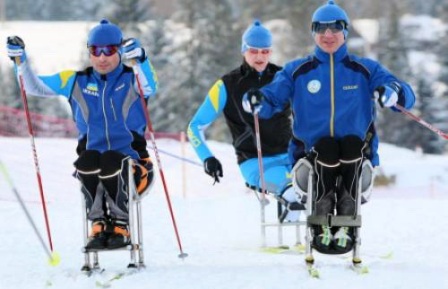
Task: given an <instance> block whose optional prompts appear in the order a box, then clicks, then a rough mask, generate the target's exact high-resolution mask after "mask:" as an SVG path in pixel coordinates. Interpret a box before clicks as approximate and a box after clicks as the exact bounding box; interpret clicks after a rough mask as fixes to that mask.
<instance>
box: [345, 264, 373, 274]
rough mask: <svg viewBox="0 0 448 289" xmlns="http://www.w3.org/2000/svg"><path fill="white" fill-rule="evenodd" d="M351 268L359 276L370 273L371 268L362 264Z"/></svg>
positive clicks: (352, 265) (353, 265)
mask: <svg viewBox="0 0 448 289" xmlns="http://www.w3.org/2000/svg"><path fill="white" fill-rule="evenodd" d="M349 268H350V269H351V270H352V271H353V272H355V273H357V274H358V275H362V274H367V273H369V267H367V266H366V265H362V264H351V265H350V266H349Z"/></svg>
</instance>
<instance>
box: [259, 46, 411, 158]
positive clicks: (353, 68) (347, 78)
mask: <svg viewBox="0 0 448 289" xmlns="http://www.w3.org/2000/svg"><path fill="white" fill-rule="evenodd" d="M393 81H397V82H399V83H400V84H401V86H402V93H400V95H399V100H398V103H399V104H401V105H402V106H404V107H405V108H406V109H410V108H411V107H412V106H413V105H414V102H415V96H414V93H413V91H412V89H411V87H410V86H409V85H408V84H407V83H405V82H403V81H401V80H398V79H397V78H396V77H395V76H394V75H392V74H391V73H390V72H389V71H388V70H386V69H385V68H384V67H382V66H381V65H380V64H379V63H378V62H376V61H374V60H371V59H367V58H361V57H357V56H355V55H352V54H348V52H347V47H346V45H345V44H344V45H343V46H341V47H340V48H339V49H338V51H336V52H335V53H334V54H328V53H325V52H324V51H323V50H321V49H320V48H319V47H316V49H315V53H314V54H312V55H309V56H308V57H305V58H301V59H296V60H293V61H291V62H289V63H287V64H286V65H285V66H284V68H283V70H281V71H280V72H278V73H277V74H276V76H275V78H274V80H273V81H272V82H271V83H270V84H268V85H266V86H264V87H263V88H262V89H261V91H262V92H263V94H264V95H265V96H266V98H265V101H264V102H263V106H262V108H261V111H260V113H259V115H260V117H261V118H269V117H271V116H272V115H273V114H274V113H275V111H277V110H278V108H279V107H283V106H285V105H286V104H288V103H290V104H291V107H292V111H293V140H292V141H291V143H290V146H289V155H290V159H291V161H292V163H293V164H294V163H295V162H296V161H297V159H298V158H300V157H303V156H304V155H305V154H306V153H308V152H309V151H310V150H311V148H312V147H313V145H314V144H315V143H316V142H317V141H318V140H319V139H320V138H322V137H325V136H331V137H334V138H336V139H340V138H342V137H344V136H347V135H356V136H358V137H359V138H361V139H363V140H365V141H366V142H367V143H368V145H369V150H368V151H367V152H366V154H367V157H368V158H369V159H370V160H371V161H372V164H373V165H374V166H376V165H379V157H378V152H377V150H378V136H377V134H376V132H375V127H374V121H375V117H376V111H375V99H374V98H373V94H374V91H375V89H376V88H377V87H379V86H382V85H385V84H388V83H391V82H393Z"/></svg>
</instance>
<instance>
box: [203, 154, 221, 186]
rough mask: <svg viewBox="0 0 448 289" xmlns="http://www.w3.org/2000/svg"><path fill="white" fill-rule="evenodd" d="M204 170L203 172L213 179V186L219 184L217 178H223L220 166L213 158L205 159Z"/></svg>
mask: <svg viewBox="0 0 448 289" xmlns="http://www.w3.org/2000/svg"><path fill="white" fill-rule="evenodd" d="M204 170H205V172H206V173H207V174H208V175H209V176H211V177H212V178H214V179H215V182H214V183H213V184H216V183H217V182H218V183H219V178H220V177H221V178H222V177H223V173H222V165H221V163H220V162H219V161H218V159H217V158H215V157H209V158H206V159H205V161H204Z"/></svg>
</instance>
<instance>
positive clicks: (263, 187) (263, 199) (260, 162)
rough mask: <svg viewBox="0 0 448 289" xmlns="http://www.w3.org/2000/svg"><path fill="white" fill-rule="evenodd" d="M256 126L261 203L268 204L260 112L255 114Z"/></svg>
mask: <svg viewBox="0 0 448 289" xmlns="http://www.w3.org/2000/svg"><path fill="white" fill-rule="evenodd" d="M254 125H255V139H256V142H257V156H258V170H259V171H260V182H261V203H262V204H267V203H269V201H268V200H267V199H266V196H265V194H266V184H265V180H264V168H263V154H262V152H261V137H260V123H259V121H258V112H255V113H254Z"/></svg>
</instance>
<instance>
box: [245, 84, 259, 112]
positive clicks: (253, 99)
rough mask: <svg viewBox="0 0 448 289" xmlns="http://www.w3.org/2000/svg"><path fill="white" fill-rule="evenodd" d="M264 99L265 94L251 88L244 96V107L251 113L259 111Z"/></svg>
mask: <svg viewBox="0 0 448 289" xmlns="http://www.w3.org/2000/svg"><path fill="white" fill-rule="evenodd" d="M263 99H264V95H263V93H262V92H261V91H260V90H258V89H256V88H251V89H249V90H248V91H247V93H245V94H244V96H243V109H244V110H245V111H246V112H249V113H253V114H255V113H258V111H260V109H261V102H262V101H263Z"/></svg>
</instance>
